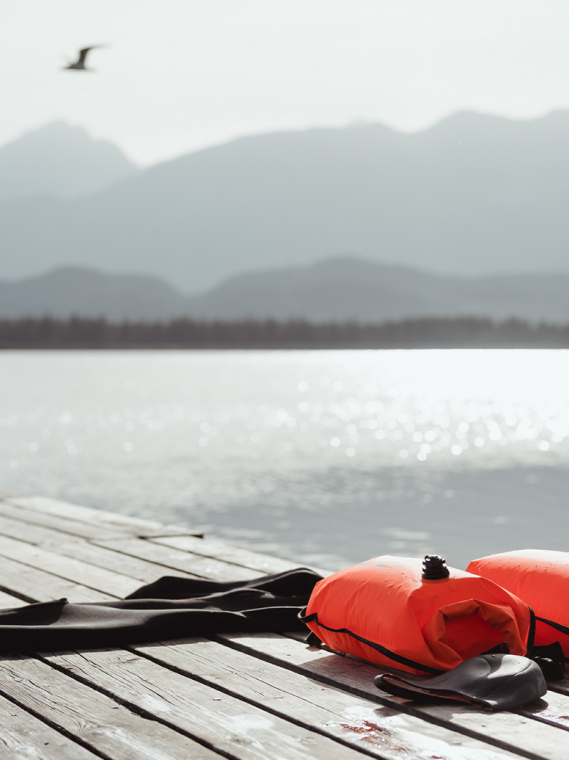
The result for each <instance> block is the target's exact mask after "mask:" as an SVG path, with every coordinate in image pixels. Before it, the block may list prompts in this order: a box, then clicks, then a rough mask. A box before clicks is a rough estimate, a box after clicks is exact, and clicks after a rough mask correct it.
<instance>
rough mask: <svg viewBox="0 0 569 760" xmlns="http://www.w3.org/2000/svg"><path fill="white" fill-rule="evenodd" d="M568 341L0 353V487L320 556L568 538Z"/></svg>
mask: <svg viewBox="0 0 569 760" xmlns="http://www.w3.org/2000/svg"><path fill="white" fill-rule="evenodd" d="M568 400H569V351H563V350H558V351H554V350H543V351H542V350H433V351H431V350H417V351H363V350H354V351H128V352H127V351H125V352H118V351H116V352H112V351H98V352H95V351H74V352H71V351H70V352H59V351H53V352H40V351H25V352H12V351H5V352H2V353H0V490H1V491H2V493H3V494H25V493H36V494H43V495H49V496H52V497H55V498H60V499H64V500H67V501H72V502H76V503H78V504H84V505H87V506H92V507H99V508H102V509H107V510H111V511H117V512H121V513H124V514H129V515H136V516H141V517H148V518H152V519H156V520H160V521H163V522H175V523H179V524H186V525H189V526H191V527H192V528H194V529H196V530H203V531H205V533H206V534H208V535H215V536H219V537H222V538H225V539H227V540H230V541H232V542H233V543H236V544H241V545H245V546H249V547H252V548H255V549H258V550H260V551H265V552H268V553H272V554H275V555H279V556H283V557H289V558H291V559H293V560H295V561H298V562H299V563H313V564H318V565H320V566H323V567H329V568H332V569H335V568H338V567H341V566H344V565H346V564H350V563H353V562H357V561H360V560H364V559H366V558H368V557H372V556H376V555H378V554H383V553H391V554H398V555H406V556H421V555H423V554H425V553H427V552H436V553H440V554H443V555H444V556H446V558H447V560H448V561H449V563H451V564H453V565H455V566H457V567H464V566H466V564H467V563H468V561H469V560H470V559H472V558H474V557H476V556H481V555H483V554H488V553H490V552H496V551H507V550H510V549H515V548H524V547H539V548H553V549H561V550H569V510H568V509H567V506H566V503H567V493H568V489H569V470H568V468H567V461H568V460H569V404H568Z"/></svg>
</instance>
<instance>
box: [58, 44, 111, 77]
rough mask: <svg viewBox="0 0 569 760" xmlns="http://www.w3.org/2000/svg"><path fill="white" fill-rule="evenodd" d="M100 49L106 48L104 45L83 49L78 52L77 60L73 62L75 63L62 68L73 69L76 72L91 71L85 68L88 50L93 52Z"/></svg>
mask: <svg viewBox="0 0 569 760" xmlns="http://www.w3.org/2000/svg"><path fill="white" fill-rule="evenodd" d="M100 47H106V46H105V45H91V47H86V48H83V49H82V50H80V51H79V58H78V59H77V60H76V61H75V63H70V64H69V66H64V67H63V68H64V69H75V70H76V71H92V69H88V68H87V67H86V66H85V60H86V58H87V53H88V52H89V50H93V49H94V48H100Z"/></svg>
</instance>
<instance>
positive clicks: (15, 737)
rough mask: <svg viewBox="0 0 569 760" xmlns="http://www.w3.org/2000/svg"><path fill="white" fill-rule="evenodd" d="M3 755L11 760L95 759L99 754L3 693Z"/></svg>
mask: <svg viewBox="0 0 569 760" xmlns="http://www.w3.org/2000/svg"><path fill="white" fill-rule="evenodd" d="M0 757H2V758H10V759H11V760H96V758H97V755H94V754H93V753H92V752H90V751H89V750H87V749H85V747H82V746H81V745H80V744H77V743H76V742H74V741H72V740H71V739H68V738H67V737H66V736H64V735H63V734H60V733H59V732H58V731H56V730H55V729H54V728H52V727H51V726H48V725H47V724H46V723H43V722H42V721H41V720H38V719H37V718H36V717H34V716H33V715H31V714H30V713H29V712H27V711H26V710H23V709H22V708H21V707H19V706H18V705H15V704H13V703H12V702H9V701H8V700H7V699H5V698H4V697H0Z"/></svg>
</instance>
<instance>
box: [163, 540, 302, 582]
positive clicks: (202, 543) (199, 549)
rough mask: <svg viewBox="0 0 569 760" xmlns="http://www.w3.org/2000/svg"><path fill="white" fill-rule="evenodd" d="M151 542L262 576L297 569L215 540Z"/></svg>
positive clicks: (295, 564) (272, 558) (296, 565)
mask: <svg viewBox="0 0 569 760" xmlns="http://www.w3.org/2000/svg"><path fill="white" fill-rule="evenodd" d="M151 542H152V543H158V544H162V545H163V546H169V547H171V548H172V549H180V550H181V551H185V552H189V553H190V554H199V555H201V556H202V557H212V558H214V559H219V560H223V561H224V562H229V563H230V564H232V565H239V566H241V567H248V568H250V569H251V570H258V571H259V572H260V573H263V574H264V575H269V574H270V573H282V572H285V571H286V570H292V569H294V568H295V567H298V562H291V561H290V560H286V559H280V558H279V557H270V556H269V555H267V554H258V553H257V552H253V551H249V550H248V549H242V548H240V547H237V546H231V544H227V543H225V542H224V541H219V540H217V539H211V538H196V537H195V536H164V537H159V538H153V539H151Z"/></svg>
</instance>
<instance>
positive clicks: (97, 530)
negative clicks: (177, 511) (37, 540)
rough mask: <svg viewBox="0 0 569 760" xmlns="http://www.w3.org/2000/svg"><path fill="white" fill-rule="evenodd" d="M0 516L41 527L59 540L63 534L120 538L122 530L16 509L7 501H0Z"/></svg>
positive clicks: (22, 508) (86, 537)
mask: <svg viewBox="0 0 569 760" xmlns="http://www.w3.org/2000/svg"><path fill="white" fill-rule="evenodd" d="M0 515H2V516H4V517H10V518H12V519H14V520H19V521H20V522H23V523H25V524H27V525H34V526H35V525H41V526H43V527H45V528H51V529H52V530H55V531H57V532H58V534H59V536H60V537H61V538H64V537H65V534H69V535H70V536H76V537H78V538H85V539H90V538H121V537H124V530H121V529H117V528H107V527H105V526H104V525H101V524H98V525H97V524H95V523H87V522H79V520H72V519H69V518H67V517H62V516H60V515H52V514H50V513H49V512H38V511H34V510H31V509H26V508H24V507H18V506H16V505H15V504H13V503H11V502H8V501H1V500H0Z"/></svg>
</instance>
